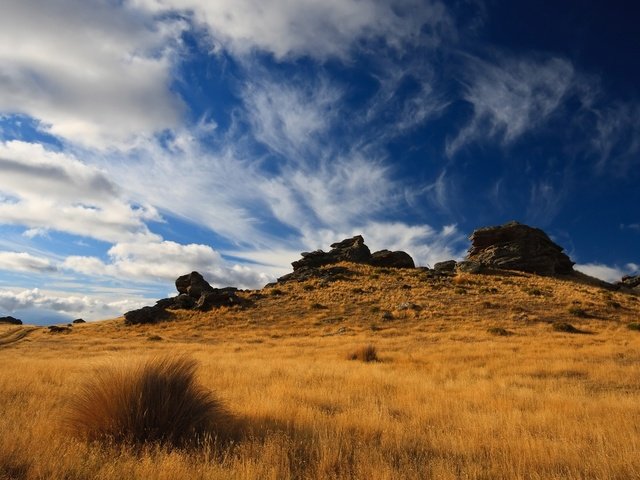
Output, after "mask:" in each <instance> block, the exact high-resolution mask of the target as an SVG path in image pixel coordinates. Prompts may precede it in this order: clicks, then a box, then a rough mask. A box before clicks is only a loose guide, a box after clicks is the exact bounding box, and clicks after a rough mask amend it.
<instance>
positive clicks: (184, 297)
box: [124, 272, 242, 325]
mask: <svg viewBox="0 0 640 480" xmlns="http://www.w3.org/2000/svg"><path fill="white" fill-rule="evenodd" d="M176 289H177V290H178V293H179V295H177V296H175V297H171V298H163V299H161V300H158V301H157V302H156V304H155V305H153V306H150V307H142V308H140V309H138V310H132V311H130V312H127V313H125V314H124V321H125V323H126V324H127V325H135V324H140V323H156V322H159V321H161V320H165V319H167V318H168V317H169V316H170V313H169V312H168V310H198V311H200V312H208V311H209V310H211V309H213V308H217V307H222V306H231V305H239V304H241V303H242V300H241V299H240V297H238V296H237V295H236V292H237V291H238V289H237V288H235V287H226V288H213V287H212V286H211V285H209V283H208V282H207V281H206V280H205V279H204V277H203V276H202V275H200V274H199V273H198V272H191V273H189V274H187V275H182V276H181V277H178V278H177V279H176Z"/></svg>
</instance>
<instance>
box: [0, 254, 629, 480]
mask: <svg viewBox="0 0 640 480" xmlns="http://www.w3.org/2000/svg"><path fill="white" fill-rule="evenodd" d="M318 269H319V270H318V271H319V272H324V273H323V274H321V275H318V276H316V277H310V278H307V279H304V280H301V281H287V282H284V283H278V284H275V285H271V286H268V287H265V288H264V289H262V290H259V291H238V292H237V296H238V297H239V298H241V299H242V302H241V303H240V304H238V305H237V306H230V307H227V306H223V307H220V308H217V309H215V310H212V311H208V312H200V311H194V310H170V311H168V313H169V315H168V317H167V318H166V319H165V320H163V321H161V322H158V323H155V324H141V325H125V323H124V321H123V318H118V319H114V320H108V321H102V322H95V323H87V324H78V325H73V326H72V327H69V328H68V329H67V330H60V331H58V332H51V331H50V330H49V329H45V328H34V327H29V326H9V325H2V326H0V361H1V362H2V365H3V366H4V368H3V369H1V370H0V410H1V411H2V412H3V415H2V417H0V478H124V477H127V478H220V479H222V478H225V479H227V478H246V479H248V478H274V479H281V478H376V479H377V478H383V479H384V478H388V479H397V478H416V479H418V478H504V479H507V478H508V479H513V478H545V479H548V478H620V479H622V478H637V477H638V476H640V460H639V459H638V456H637V451H638V447H639V446H640V445H639V444H640V431H639V429H638V425H640V422H639V420H640V411H639V410H638V408H637V405H638V401H639V400H640V387H639V386H640V353H639V352H640V349H639V347H640V332H637V331H635V330H634V329H633V328H635V327H637V323H636V322H638V320H639V319H640V315H639V314H640V298H639V297H638V295H637V294H634V293H630V292H626V293H625V292H619V291H610V290H607V289H603V288H601V287H600V286H597V285H590V284H589V282H585V281H584V278H579V277H568V278H564V279H562V278H556V277H548V276H547V277H545V276H538V275H534V274H529V273H524V272H514V271H493V272H487V273H484V274H470V273H458V274H447V273H441V274H436V273H435V272H434V271H432V270H427V269H392V268H381V267H375V266H371V265H366V264H354V263H337V264H332V265H325V266H321V267H318ZM567 324H569V325H570V326H573V327H574V330H571V329H570V328H568V327H567ZM630 326H631V328H629V327H630ZM572 331H573V332H574V333H571V332H572ZM367 346H372V347H373V349H374V350H375V354H376V356H377V358H378V360H379V361H374V362H363V361H359V360H350V358H354V357H355V358H358V355H357V353H358V351H359V350H361V349H363V348H364V347H367ZM166 353H169V354H175V355H183V354H188V355H189V356H191V357H194V358H195V359H197V360H198V361H199V363H200V370H199V377H198V379H199V381H200V382H201V383H202V384H203V385H204V386H206V387H207V388H208V389H210V390H212V391H213V392H214V393H215V394H216V395H217V396H218V397H219V398H221V400H222V401H223V402H224V403H225V405H227V407H228V409H229V410H230V411H231V412H232V413H233V414H234V415H235V417H236V418H237V419H238V422H240V424H241V425H242V430H243V431H244V434H243V435H244V436H243V437H242V438H241V439H239V440H237V441H236V442H233V443H230V444H227V443H225V444H222V445H211V444H206V445H203V447H202V448H201V449H196V450H190V451H171V450H167V449H164V448H162V447H148V448H145V449H143V450H142V451H139V450H136V449H133V448H129V447H121V446H117V445H115V446H111V447H110V446H108V445H107V446H105V445H102V444H91V443H86V442H84V441H82V440H81V439H78V438H76V437H75V436H74V435H73V432H68V431H65V429H64V428H63V427H64V426H63V422H62V420H63V418H64V416H65V414H66V409H67V405H68V404H69V402H70V400H71V399H72V398H74V396H75V395H77V393H78V392H79V389H80V388H81V385H82V384H83V383H84V382H86V381H87V380H88V379H91V378H92V377H93V376H95V375H96V374H97V373H98V372H100V371H102V370H104V369H105V368H108V367H109V366H110V365H113V364H116V365H121V364H123V363H124V364H126V365H134V364H136V362H138V361H139V360H141V359H144V358H148V357H150V356H155V355H158V354H166Z"/></svg>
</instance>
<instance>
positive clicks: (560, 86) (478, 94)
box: [447, 57, 575, 156]
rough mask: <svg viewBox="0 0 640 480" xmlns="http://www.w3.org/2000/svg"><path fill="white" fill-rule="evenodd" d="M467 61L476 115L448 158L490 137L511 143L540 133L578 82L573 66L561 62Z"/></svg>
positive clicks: (469, 94) (468, 93) (450, 145)
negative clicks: (529, 132) (536, 131)
mask: <svg viewBox="0 0 640 480" xmlns="http://www.w3.org/2000/svg"><path fill="white" fill-rule="evenodd" d="M465 59H466V69H467V73H466V80H465V83H466V88H465V93H464V98H465V100H467V101H468V102H469V103H470V104H471V105H472V106H473V115H472V118H471V120H470V122H469V124H468V125H467V126H465V127H464V128H463V129H462V130H461V131H460V132H459V133H458V134H457V136H456V137H455V138H454V139H453V140H451V141H450V142H449V143H448V145H447V154H448V155H449V156H452V155H454V154H455V153H456V152H457V151H458V150H459V149H460V148H461V147H463V146H464V145H466V144H467V143H469V142H472V141H477V140H481V139H483V138H487V137H490V138H495V139H498V140H500V141H501V142H503V143H505V144H508V143H511V142H513V141H515V140H516V139H517V138H518V137H520V136H521V135H522V134H524V133H525V132H527V131H530V130H532V129H535V128H537V127H538V126H540V125H541V124H543V123H544V122H545V121H546V120H547V119H548V117H549V116H550V115H551V114H552V113H553V112H554V111H555V110H556V109H557V108H558V107H559V106H560V105H561V102H562V100H563V99H564V98H565V95H566V94H567V93H568V92H569V91H570V89H571V87H572V85H573V82H574V77H575V73H574V68H573V65H572V64H571V62H569V61H567V60H565V59H562V58H556V57H552V58H548V59H542V60H537V59H533V58H517V59H515V58H499V59H498V60H497V61H496V62H489V61H484V60H480V59H477V58H473V57H465Z"/></svg>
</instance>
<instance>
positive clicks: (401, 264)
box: [368, 250, 416, 268]
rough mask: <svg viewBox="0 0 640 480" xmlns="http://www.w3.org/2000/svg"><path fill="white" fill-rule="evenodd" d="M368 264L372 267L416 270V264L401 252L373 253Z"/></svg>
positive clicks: (383, 251)
mask: <svg viewBox="0 0 640 480" xmlns="http://www.w3.org/2000/svg"><path fill="white" fill-rule="evenodd" d="M368 263H369V264H370V265H373V266H374V267H388V268H416V264H415V263H414V262H413V258H411V255H409V254H408V253H406V252H402V251H397V252H391V251H389V250H380V251H378V252H374V253H373V255H371V259H370V260H369V262H368Z"/></svg>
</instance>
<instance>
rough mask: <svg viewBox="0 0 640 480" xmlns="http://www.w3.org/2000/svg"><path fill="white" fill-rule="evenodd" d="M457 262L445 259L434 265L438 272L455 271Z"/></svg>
mask: <svg viewBox="0 0 640 480" xmlns="http://www.w3.org/2000/svg"><path fill="white" fill-rule="evenodd" d="M456 265H457V262H456V261H455V260H445V261H444V262H438V263H436V264H435V265H434V266H433V269H434V270H435V271H436V272H453V271H454V270H455V269H456Z"/></svg>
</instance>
